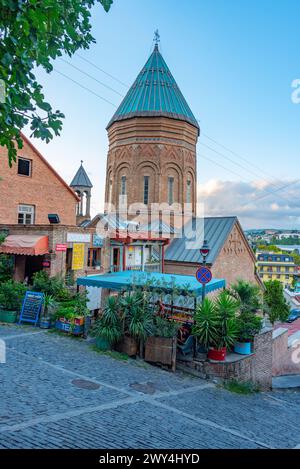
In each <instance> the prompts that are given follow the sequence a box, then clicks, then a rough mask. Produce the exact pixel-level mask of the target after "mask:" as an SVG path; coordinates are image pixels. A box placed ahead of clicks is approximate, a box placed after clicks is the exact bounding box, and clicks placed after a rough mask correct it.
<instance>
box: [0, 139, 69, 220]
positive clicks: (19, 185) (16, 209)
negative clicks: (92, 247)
mask: <svg viewBox="0 0 300 469" xmlns="http://www.w3.org/2000/svg"><path fill="white" fill-rule="evenodd" d="M22 139H23V148H22V149H20V150H18V157H17V161H16V163H13V165H12V167H11V168H10V167H9V165H8V158H7V150H6V149H5V148H4V147H1V146H0V159H1V165H0V191H1V198H0V224H3V223H7V224H21V225H43V224H48V223H49V220H48V215H49V214H53V213H55V214H57V215H58V216H59V220H60V223H61V224H64V225H76V206H77V203H78V197H77V196H76V194H75V193H74V191H73V190H72V189H71V188H70V187H69V186H68V184H67V183H66V182H65V181H64V180H63V179H62V178H61V176H60V175H59V174H58V173H57V172H56V171H55V169H54V168H52V166H51V165H50V164H49V163H48V161H47V160H46V159H45V158H44V157H43V156H42V155H41V153H40V152H39V151H38V150H37V149H36V148H35V147H34V146H33V144H32V143H31V142H30V141H29V139H27V138H26V137H25V135H22Z"/></svg>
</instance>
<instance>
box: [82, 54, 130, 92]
mask: <svg viewBox="0 0 300 469" xmlns="http://www.w3.org/2000/svg"><path fill="white" fill-rule="evenodd" d="M75 55H77V57H79V58H80V59H81V60H83V61H84V62H86V63H88V64H90V65H92V67H94V68H96V69H97V70H99V71H100V72H102V73H104V74H105V75H107V76H108V77H110V78H112V79H113V80H115V81H116V82H118V83H120V85H122V86H125V88H129V85H127V84H126V83H124V82H123V81H121V80H119V79H118V78H116V77H114V76H113V75H111V74H110V73H108V72H106V71H105V70H103V69H102V68H100V67H98V65H96V64H94V63H93V62H91V61H90V60H88V59H86V58H85V57H82V55H80V54H78V52H76V54H75Z"/></svg>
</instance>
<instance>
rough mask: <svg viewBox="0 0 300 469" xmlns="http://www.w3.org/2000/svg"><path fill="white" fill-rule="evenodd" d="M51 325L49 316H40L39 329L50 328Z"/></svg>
mask: <svg viewBox="0 0 300 469" xmlns="http://www.w3.org/2000/svg"><path fill="white" fill-rule="evenodd" d="M50 327H51V319H49V318H42V319H41V320H40V328H41V329H50Z"/></svg>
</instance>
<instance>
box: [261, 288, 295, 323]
mask: <svg viewBox="0 0 300 469" xmlns="http://www.w3.org/2000/svg"><path fill="white" fill-rule="evenodd" d="M264 285H265V292H264V307H263V309H264V313H265V314H267V315H268V317H269V320H270V322H271V324H272V325H274V324H275V322H276V321H281V322H285V321H286V320H287V318H288V316H289V314H290V307H289V305H288V303H287V301H286V299H285V297H284V295H283V286H282V284H281V282H279V280H269V281H268V282H265V284H264Z"/></svg>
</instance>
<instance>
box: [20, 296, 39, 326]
mask: <svg viewBox="0 0 300 469" xmlns="http://www.w3.org/2000/svg"><path fill="white" fill-rule="evenodd" d="M43 302H44V293H41V292H34V291H27V292H26V295H25V298H24V301H23V305H22V310H21V315H20V319H19V324H20V323H21V322H31V323H34V324H37V322H38V320H39V315H40V312H41V309H42V306H43Z"/></svg>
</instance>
